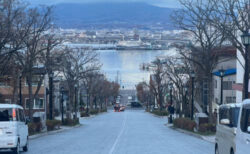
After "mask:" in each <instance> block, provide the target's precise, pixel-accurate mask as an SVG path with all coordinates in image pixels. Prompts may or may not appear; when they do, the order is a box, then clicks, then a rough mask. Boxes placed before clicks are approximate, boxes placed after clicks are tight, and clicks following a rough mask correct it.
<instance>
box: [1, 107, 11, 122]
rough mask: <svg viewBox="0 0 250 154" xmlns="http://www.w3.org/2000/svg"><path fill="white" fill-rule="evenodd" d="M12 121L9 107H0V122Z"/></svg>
mask: <svg viewBox="0 0 250 154" xmlns="http://www.w3.org/2000/svg"><path fill="white" fill-rule="evenodd" d="M5 121H13V116H12V109H11V108H0V122H5Z"/></svg>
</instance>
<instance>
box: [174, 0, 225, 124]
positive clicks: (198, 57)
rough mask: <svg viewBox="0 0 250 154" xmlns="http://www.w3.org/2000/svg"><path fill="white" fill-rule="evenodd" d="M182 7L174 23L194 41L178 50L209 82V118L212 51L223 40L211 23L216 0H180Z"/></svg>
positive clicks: (212, 65) (213, 55) (212, 64)
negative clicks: (180, 50) (185, 47)
mask: <svg viewBox="0 0 250 154" xmlns="http://www.w3.org/2000/svg"><path fill="white" fill-rule="evenodd" d="M180 3H181V5H182V6H183V9H181V10H179V11H177V12H175V14H174V15H173V21H174V22H175V23H176V25H177V27H178V28H180V29H183V30H186V31H189V32H190V33H191V34H192V39H193V43H191V44H189V46H188V50H186V51H185V50H182V51H185V52H181V53H180V54H181V55H182V56H183V57H184V58H185V59H187V60H189V61H190V62H192V66H193V69H195V70H197V69H199V70H200V71H201V75H203V76H204V77H206V79H205V80H207V83H208V89H209V90H208V92H209V94H208V95H209V96H208V105H209V119H210V121H212V113H213V112H212V97H213V95H212V92H213V88H212V72H213V70H214V68H215V66H216V65H217V62H218V56H217V53H216V52H215V49H216V48H219V47H220V46H221V44H222V43H223V42H224V41H225V34H224V33H222V32H221V31H220V30H218V29H216V28H215V27H214V26H213V25H212V24H211V22H210V21H211V18H210V17H212V15H213V14H214V8H215V7H216V6H215V3H212V1H211V0H208V1H202V0H180Z"/></svg>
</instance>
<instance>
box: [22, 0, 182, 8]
mask: <svg viewBox="0 0 250 154" xmlns="http://www.w3.org/2000/svg"><path fill="white" fill-rule="evenodd" d="M26 1H28V2H29V3H30V4H31V5H39V4H45V5H53V4H58V3H104V2H145V3H148V4H152V5H155V6H159V7H169V8H178V7H180V5H179V3H178V1H177V0H53V1H52V0H26Z"/></svg>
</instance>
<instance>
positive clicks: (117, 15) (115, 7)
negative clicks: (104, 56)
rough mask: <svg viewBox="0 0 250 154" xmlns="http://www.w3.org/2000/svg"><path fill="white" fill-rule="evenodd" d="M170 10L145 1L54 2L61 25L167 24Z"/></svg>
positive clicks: (70, 26) (64, 26)
mask: <svg viewBox="0 0 250 154" xmlns="http://www.w3.org/2000/svg"><path fill="white" fill-rule="evenodd" d="M174 10H176V9H172V8H163V7H158V6H153V5H149V4H146V3H124V2H123V3H90V4H76V3H61V4H57V5H55V10H54V12H55V18H56V23H57V25H58V26H59V27H62V28H90V27H92V28H93V27H102V26H103V27H119V26H121V28H122V27H123V28H126V27H133V26H134V27H136V26H143V25H144V26H145V27H147V26H159V25H162V26H164V25H171V20H170V14H171V13H172V12H173V11H174ZM171 28H172V27H171Z"/></svg>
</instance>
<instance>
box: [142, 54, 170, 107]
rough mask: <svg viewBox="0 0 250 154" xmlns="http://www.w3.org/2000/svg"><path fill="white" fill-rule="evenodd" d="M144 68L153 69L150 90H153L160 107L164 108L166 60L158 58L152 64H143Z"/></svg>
mask: <svg viewBox="0 0 250 154" xmlns="http://www.w3.org/2000/svg"><path fill="white" fill-rule="evenodd" d="M142 69H144V70H146V71H151V72H152V75H151V79H150V82H149V85H148V86H149V87H150V90H151V91H152V92H153V95H154V97H155V99H156V101H157V104H158V105H159V107H160V110H162V109H163V102H164V92H165V91H166V88H167V86H166V80H167V79H166V73H165V70H164V62H163V61H162V60H160V59H158V58H157V59H156V60H154V61H153V62H151V63H150V64H146V65H144V66H143V68H142Z"/></svg>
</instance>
